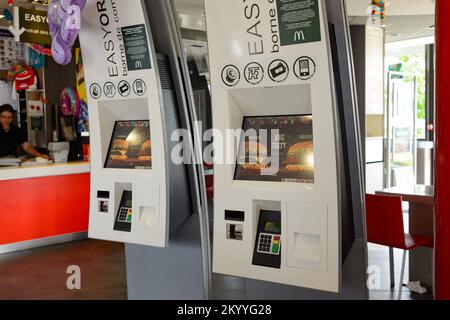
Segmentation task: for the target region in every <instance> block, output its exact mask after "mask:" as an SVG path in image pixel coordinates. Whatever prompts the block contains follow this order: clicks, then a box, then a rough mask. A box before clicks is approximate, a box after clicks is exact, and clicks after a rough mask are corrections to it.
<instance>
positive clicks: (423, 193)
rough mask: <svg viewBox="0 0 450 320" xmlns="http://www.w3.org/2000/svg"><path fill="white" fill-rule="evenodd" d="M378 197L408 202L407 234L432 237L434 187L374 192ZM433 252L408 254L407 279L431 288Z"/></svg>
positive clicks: (397, 188) (416, 250)
mask: <svg viewBox="0 0 450 320" xmlns="http://www.w3.org/2000/svg"><path fill="white" fill-rule="evenodd" d="M375 193H376V194H380V195H389V196H401V197H402V199H403V201H407V202H409V233H411V234H415V235H420V236H433V235H434V186H425V185H410V186H400V187H393V188H388V189H384V190H380V191H377V192H375ZM433 253H434V251H433V250H432V249H429V248H418V249H415V250H412V251H410V253H409V279H410V280H411V281H420V282H421V283H422V284H423V285H425V286H427V287H428V288H433V287H434V285H433V280H434V276H433V272H434V267H433V266H434V258H433Z"/></svg>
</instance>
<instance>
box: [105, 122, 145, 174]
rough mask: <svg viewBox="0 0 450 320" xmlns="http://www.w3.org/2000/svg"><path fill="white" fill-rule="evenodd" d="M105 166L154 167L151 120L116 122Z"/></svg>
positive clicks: (127, 167) (118, 167) (122, 167)
mask: <svg viewBox="0 0 450 320" xmlns="http://www.w3.org/2000/svg"><path fill="white" fill-rule="evenodd" d="M105 168H112V169H151V168H152V141H151V139H150V121H148V120H139V121H117V122H116V123H115V126H114V131H113V134H112V137H111V142H110V145H109V150H108V155H107V158H106V163H105Z"/></svg>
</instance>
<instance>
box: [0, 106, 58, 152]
mask: <svg viewBox="0 0 450 320" xmlns="http://www.w3.org/2000/svg"><path fill="white" fill-rule="evenodd" d="M13 115H14V109H13V107H11V105H9V104H4V105H2V106H0V157H8V156H12V157H17V156H18V154H17V149H18V147H19V146H20V147H22V149H23V150H24V151H25V152H26V153H27V154H29V155H32V156H35V157H41V158H45V159H48V160H49V159H50V157H49V156H47V155H45V154H42V153H40V152H39V151H37V150H36V149H35V148H34V147H33V146H32V145H31V144H29V143H28V139H27V138H26V137H25V136H24V135H23V133H22V132H21V131H20V129H19V128H18V127H16V126H15V125H13V124H12V120H13Z"/></svg>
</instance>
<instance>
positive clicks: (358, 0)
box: [174, 0, 435, 42]
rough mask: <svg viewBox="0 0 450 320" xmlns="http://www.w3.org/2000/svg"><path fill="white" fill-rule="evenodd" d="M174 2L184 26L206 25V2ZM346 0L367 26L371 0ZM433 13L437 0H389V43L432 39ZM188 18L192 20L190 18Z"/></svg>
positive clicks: (351, 11) (352, 14)
mask: <svg viewBox="0 0 450 320" xmlns="http://www.w3.org/2000/svg"><path fill="white" fill-rule="evenodd" d="M174 1H175V6H176V8H177V11H178V12H180V13H182V16H183V18H180V19H181V25H182V26H186V27H187V26H188V25H189V26H191V25H199V26H201V25H202V24H204V7H203V0H174ZM224 1H225V0H224ZM346 1H347V11H348V14H349V16H350V19H349V22H350V24H352V25H357V24H359V25H363V24H366V21H367V17H368V12H367V11H368V8H369V3H370V0H346ZM434 10H435V4H434V0H390V1H389V2H388V6H387V8H386V19H385V20H384V22H383V24H384V25H385V28H386V42H393V41H403V40H408V39H415V38H421V37H428V36H433V35H434V28H433V26H434ZM189 16H191V17H190V19H187V17H189ZM192 20H193V21H194V22H193V21H192ZM195 20H198V22H197V21H195ZM188 21H189V23H188ZM203 30H205V29H203Z"/></svg>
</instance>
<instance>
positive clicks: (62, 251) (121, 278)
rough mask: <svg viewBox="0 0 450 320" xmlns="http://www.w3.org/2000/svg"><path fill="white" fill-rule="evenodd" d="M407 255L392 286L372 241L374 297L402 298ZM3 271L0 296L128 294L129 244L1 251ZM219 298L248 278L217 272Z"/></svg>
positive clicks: (241, 288)
mask: <svg viewBox="0 0 450 320" xmlns="http://www.w3.org/2000/svg"><path fill="white" fill-rule="evenodd" d="M401 258H402V253H401V251H400V250H395V277H396V278H395V279H396V287H395V288H394V289H391V288H390V280H389V254H388V249H387V248H386V247H381V246H376V245H372V244H369V266H377V267H378V268H379V270H380V275H381V279H380V287H379V288H377V289H375V290H371V291H370V298H371V299H373V300H392V299H397V292H398V284H399V283H398V280H399V277H400V268H401ZM71 265H77V266H79V267H80V268H81V286H82V288H81V290H73V291H72V290H69V289H67V284H66V282H67V279H68V277H69V276H70V275H68V274H67V273H66V271H67V268H68V267H69V266H71ZM0 275H1V276H0V300H16V299H25V300H41V299H50V300H52V299H62V300H69V299H77V300H88V299H102V300H104V299H105V300H106V299H114V300H121V299H127V289H126V272H125V256H124V248H123V245H121V244H117V243H112V242H104V241H95V240H84V241H78V242H73V243H68V244H62V245H56V246H51V247H46V248H41V249H34V250H29V251H23V252H18V253H13V254H6V255H0ZM407 281H408V266H406V273H405V282H407ZM213 298H214V299H226V300H242V299H245V281H244V280H243V279H241V278H234V277H226V276H221V275H216V274H215V275H213ZM402 299H405V300H426V299H432V295H431V294H424V295H419V294H413V293H411V292H410V291H409V290H408V289H407V288H406V287H404V288H403V295H402Z"/></svg>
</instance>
